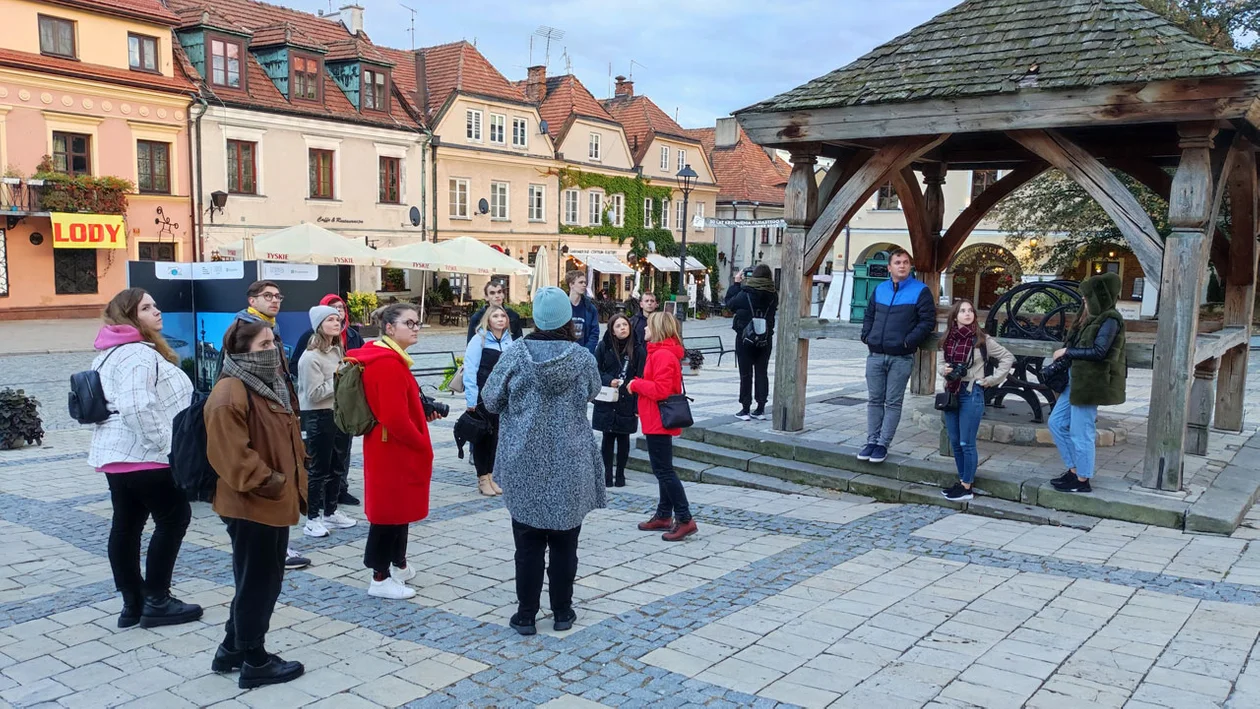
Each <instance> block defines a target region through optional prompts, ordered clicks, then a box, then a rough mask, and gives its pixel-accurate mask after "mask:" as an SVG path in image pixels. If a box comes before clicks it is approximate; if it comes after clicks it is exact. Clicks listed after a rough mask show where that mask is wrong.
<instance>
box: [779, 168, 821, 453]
mask: <svg viewBox="0 0 1260 709" xmlns="http://www.w3.org/2000/svg"><path fill="white" fill-rule="evenodd" d="M817 161H818V158H817V153H815V152H809V151H801V152H793V153H792V174H791V175H789V176H788V183H787V189H786V190H785V192H784V195H783V202H784V203H783V218H784V220H786V221H787V225H788V226H787V229H786V230H785V231H784V234H783V260H782V264H783V265H782V271H781V272H780V275H779V277H780V279H781V281H780V282H781V283H782V284H783V288H782V289H780V291H779V311H778V316H777V319H776V323H775V327H776V331H777V332H776V340H777V342H776V343H775V345H776V346H775V353H774V401H773V405H772V407H771V410H772V411H771V416H772V426H773V427H774V430H776V431H799V430H801V429H802V428H804V427H805V384H806V376H807V375H808V373H809V340H802V339H801V338H800V333H801V316H802V315H807V314H808V312H807V309H808V308H809V293H810V290H811V289H810V285H812V284H811V283H810V281H811V280H812V278H811V276H812V274H813V269H811V268H806V267H805V236H806V233H807V232H808V231H809V228H810V225H811V224H813V223H814V219H815V217H816V215H817V213H818V182H817V180H816V178H815V176H814V165H815V164H816V163H817Z"/></svg>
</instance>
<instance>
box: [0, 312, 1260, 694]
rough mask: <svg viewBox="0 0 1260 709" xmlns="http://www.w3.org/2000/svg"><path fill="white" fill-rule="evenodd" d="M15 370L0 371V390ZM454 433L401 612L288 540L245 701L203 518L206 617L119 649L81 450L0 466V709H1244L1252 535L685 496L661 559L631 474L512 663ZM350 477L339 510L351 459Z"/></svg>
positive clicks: (441, 426) (223, 553)
mask: <svg viewBox="0 0 1260 709" xmlns="http://www.w3.org/2000/svg"><path fill="white" fill-rule="evenodd" d="M706 325H707V324H706ZM709 326H710V327H713V326H712V325H709ZM697 329H698V328H697ZM693 331H694V330H693ZM454 339H456V340H458V339H461V338H459V336H458V335H455V336H454ZM826 347H830V348H831V349H830V350H828V349H825V348H817V349H816V351H815V352H814V354H815V356H817V357H818V360H817V362H818V365H817V366H818V371H817V374H816V375H815V373H814V371H811V391H815V389H817V390H818V391H819V392H820V393H821V392H823V391H828V390H837V391H838V390H843V389H845V388H846V387H851V386H852V384H853V382H856V381H859V379H858V377H859V376H860V373H857V372H853V371H851V368H850V367H849V366H848V364H847V362H849V361H852V360H853V359H854V358H855V357H856V356H860V353H858V354H857V355H855V354H854V353H853V352H852V351H850V350H851V349H852V348H851V345H849V344H848V343H836V344H832V345H827V346H826ZM846 347H848V348H849V349H845V348H846ZM444 349H446V348H444ZM59 356H60V355H46V357H59ZM724 359H725V361H724V362H723V364H722V366H721V367H716V366H714V365H715V364H716V363H712V364H711V365H706V371H705V372H704V374H702V375H701V376H700V377H697V378H693V379H689V380H688V386H689V391H692V392H693V394H694V395H695V396H696V397H697V402H696V406H695V408H696V410H697V412H699V414H700V415H701V416H704V415H722V414H730V413H733V411H731V410H730V409H731V399H732V398H733V397H732V394H733V387H734V368H733V363H732V362H731V361H730V360H731V358H729V357H727V358H724ZM12 361H14V359H13V358H4V359H0V369H3V370H4V373H3V377H4V378H6V379H11V378H12V377H14V375H13V374H11V369H10V368H9V367H7V366H4V365H6V364H8V363H10V362H12ZM42 361H47V360H36V359H32V360H30V361H29V362H28V366H29V368H30V370H33V371H35V372H38V373H40V374H43V375H44V376H46V378H47V379H48V380H49V382H50V384H49V386H50V387H52V386H53V385H54V384H55V382H56V381H61V380H62V379H64V377H65V376H66V374H67V373H68V371H71V370H70V369H69V368H70V367H72V366H76V365H73V364H69V363H63V362H61V361H60V360H59V361H58V363H57V364H55V365H53V364H41V362H42ZM58 368H60V369H62V370H63V371H59V372H56V373H55V376H54V374H53V372H54V371H55V370H56V369H58ZM30 370H28V371H30ZM22 376H25V375H22ZM55 394H56V396H55V398H53V399H52V401H53V402H56V403H53V404H51V405H50V406H49V407H48V408H49V409H53V408H60V404H59V402H60V400H61V398H62V397H64V389H63V390H61V391H60V392H55ZM450 427H451V424H450V422H449V421H444V422H439V423H438V424H435V425H434V426H433V429H434V440H435V442H436V443H437V446H438V449H437V462H436V465H435V468H436V469H435V472H434V485H433V493H432V497H433V499H432V508H433V511H432V513H431V515H430V517H429V519H427V520H425V521H424V522H422V523H419V524H416V525H412V531H411V547H410V561H411V563H412V564H414V565H415V567H416V568H417V570H418V571H419V572H420V574H419V576H418V577H417V579H416V582H417V589H418V591H419V593H418V595H417V596H416V597H415V598H414V599H411V600H410V601H384V600H380V599H374V598H370V597H369V596H367V593H366V589H367V583H368V578H369V577H368V572H366V571H365V570H364V569H363V568H362V563H361V557H362V549H363V543H364V539H365V537H366V532H367V529H366V525H365V524H361V525H360V526H357V527H354V528H352V529H349V530H337V531H334V533H333V534H332V535H331V536H330V537H328V538H325V539H318V540H316V539H309V538H305V537H301V536H295V537H294V546H295V547H297V548H299V549H300V550H302V551H303V552H304V553H306V554H308V555H309V556H310V557H311V558H312V559H313V560H314V562H315V563H314V565H313V566H312V567H310V568H309V569H307V570H304V571H299V572H291V573H289V574H288V575H287V576H286V579H285V584H284V588H283V591H282V593H281V597H280V606H279V607H278V609H277V613H276V616H275V618H274V620H273V623H272V630H271V633H270V634H269V636H268V645H269V648H270V649H271V650H272V651H275V652H279V653H281V654H283V655H284V656H285V657H286V658H289V659H296V660H301V661H302V662H304V663H305V664H306V667H307V674H306V675H305V676H304V677H302V678H300V679H299V680H297V681H295V682H293V683H290V684H287V685H280V686H275V687H268V688H263V689H257V690H251V691H246V692H242V691H240V690H238V689H237V687H236V683H235V681H234V679H235V678H234V677H233V676H219V675H215V674H212V673H211V672H210V671H209V665H210V658H211V656H212V655H213V651H214V648H215V646H216V644H217V643H218V641H219V640H220V639H221V633H222V630H221V626H222V623H223V622H224V620H225V619H226V616H227V603H228V602H229V600H230V598H231V595H232V586H231V584H232V580H231V567H230V559H229V555H228V550H229V544H228V538H227V535H226V534H225V532H224V529H223V525H222V523H221V522H220V521H219V520H218V519H217V518H216V517H215V516H214V515H213V514H212V513H211V512H210V510H209V509H208V508H207V506H205V505H200V504H199V505H195V506H194V520H193V523H192V526H191V527H190V529H189V532H188V536H187V538H186V539H185V544H184V548H183V551H182V552H181V554H180V558H179V563H178V565H177V567H176V574H175V576H176V578H175V581H176V593H177V594H178V595H180V596H181V597H182V598H184V599H185V600H188V601H192V602H196V603H201V604H202V605H204V606H205V607H206V615H205V618H204V619H203V620H202V621H200V622H198V623H192V624H188V625H183V626H176V627H171V628H157V629H152V630H147V629H141V628H131V629H128V630H118V629H117V628H115V627H114V625H115V620H116V614H117V612H118V610H119V608H120V601H119V600H118V598H117V597H116V592H115V591H114V589H113V582H112V579H111V576H110V572H109V567H108V563H107V561H106V558H105V544H106V539H107V536H108V526H109V523H108V519H109V502H108V494H107V491H106V486H105V481H104V480H103V479H102V476H101V475H99V474H96V473H94V472H92V471H91V470H90V469H89V468H88V466H87V464H86V461H85V456H86V448H87V444H88V441H89V434H88V432H87V431H84V430H81V429H78V428H77V427H76V428H74V429H66V430H58V431H54V432H53V433H51V434H50V435H49V437H48V439H47V440H46V442H45V445H44V446H42V447H32V448H26V449H21V450H17V451H9V452H4V453H0V532H3V533H4V535H5V544H4V545H3V546H0V705H12V706H39V705H43V706H62V707H107V706H134V707H158V708H161V709H167V708H178V707H188V706H216V707H223V708H225V709H229V708H230V709H240V708H242V707H253V708H255V709H257V708H261V707H299V706H319V707H337V708H341V707H349V708H351V709H354V708H355V707H371V706H414V707H455V706H471V707H489V706H547V707H598V706H652V707H674V706H709V707H737V706H739V707H743V706H756V707H771V706H806V707H823V706H836V707H879V708H880V709H884V708H885V707H888V708H897V707H923V706H928V707H934V708H938V709H943V708H946V707H951V708H956V707H972V706H976V707H1020V706H1027V707H1036V708H1041V709H1048V708H1050V707H1065V708H1067V707H1070V708H1073V709H1075V708H1077V707H1125V708H1127V709H1152V708H1154V707H1169V708H1175V709H1183V708H1187V707H1230V708H1231V709H1244V708H1252V707H1257V706H1260V649H1258V647H1260V646H1257V637H1258V636H1260V607H1258V606H1260V546H1256V544H1258V543H1260V542H1253V541H1251V540H1252V539H1254V538H1256V537H1257V536H1260V530H1258V529H1257V527H1260V515H1256V514H1255V513H1254V512H1253V514H1252V516H1251V517H1249V521H1248V525H1247V526H1245V527H1244V528H1243V529H1241V530H1240V531H1239V532H1238V533H1236V534H1235V536H1234V537H1233V538H1221V537H1208V536H1195V535H1186V534H1183V533H1179V532H1176V531H1172V530H1166V529H1161V528H1149V527H1144V526H1140V525H1133V524H1127V523H1119V522H1108V521H1103V522H1099V523H1098V524H1097V525H1095V526H1094V527H1093V528H1092V529H1091V530H1089V531H1082V530H1075V529H1066V528H1056V527H1042V526H1033V525H1027V524H1022V523H1016V522H1008V521H1002V520H994V519H989V518H981V517H972V516H967V515H960V514H956V513H953V512H952V511H950V510H947V509H944V508H936V507H920V506H914V505H887V504H881V503H875V502H872V501H870V500H867V499H864V498H859V497H854V496H850V495H840V494H835V493H827V492H823V491H815V492H814V493H812V494H808V495H781V494H777V493H770V492H760V491H753V490H745V489H739V488H728V487H719V486H712V485H701V484H694V485H692V484H689V485H688V491H689V494H690V496H691V497H692V501H693V508H694V509H695V511H696V515H697V519H698V521H699V523H700V525H701V531H700V534H698V535H696V536H695V537H693V538H691V539H689V540H688V541H686V542H684V543H681V544H669V543H667V542H663V541H661V540H660V538H659V536H658V535H653V534H645V533H641V532H638V531H637V530H636V529H635V528H634V523H635V522H637V521H639V520H641V519H642V518H643V517H644V516H645V515H646V514H648V513H649V511H650V510H652V509H653V508H654V505H655V493H656V486H655V484H654V483H653V482H651V481H650V479H649V478H648V477H647V476H642V475H638V474H634V473H631V475H630V484H629V485H628V486H627V487H626V488H623V489H620V490H614V491H612V492H611V494H610V507H609V509H607V510H600V511H596V512H594V513H592V514H591V515H590V516H589V517H588V518H587V523H586V524H585V525H584V529H583V534H582V542H581V547H580V556H581V560H580V563H579V581H578V586H577V590H576V594H575V595H576V605H577V611H578V614H579V617H578V623H577V625H576V626H575V628H574V629H573V630H572V631H569V632H565V633H555V632H554V631H552V629H551V622H550V619H549V618H546V617H545V616H544V617H543V618H540V624H539V630H540V634H539V635H538V636H535V637H533V638H521V637H520V636H518V635H516V634H515V633H514V632H512V631H511V630H510V629H509V628H508V626H507V621H508V618H509V616H510V615H511V612H512V610H513V609H514V601H513V599H514V585H513V565H512V542H511V533H510V525H509V518H508V515H507V513H506V511H505V510H504V509H503V506H502V502H501V500H499V499H491V498H484V497H481V496H479V495H478V494H477V492H476V489H475V485H474V477H473V473H472V469H471V467H470V466H469V465H468V464H467V461H464V460H459V459H458V458H457V457H456V454H455V448H454V444H453V441H452V439H451V435H450ZM353 467H354V470H353V471H352V488H353V489H354V490H356V491H361V489H362V469H361V461H360V460H358V459H357V456H356V461H355V465H354V466H353ZM349 511H350V512H351V513H352V514H354V515H356V516H358V515H359V514H360V510H357V509H354V508H351V509H350V510H349ZM295 532H296V530H295ZM299 534H300V533H299ZM544 613H546V611H544Z"/></svg>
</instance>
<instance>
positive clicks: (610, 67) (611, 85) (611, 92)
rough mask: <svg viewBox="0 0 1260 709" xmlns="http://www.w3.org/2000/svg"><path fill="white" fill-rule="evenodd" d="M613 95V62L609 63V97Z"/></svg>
mask: <svg viewBox="0 0 1260 709" xmlns="http://www.w3.org/2000/svg"><path fill="white" fill-rule="evenodd" d="M612 95H613V80H612V62H608V96H609V97H610V98H611V97H612Z"/></svg>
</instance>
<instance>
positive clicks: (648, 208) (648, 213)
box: [643, 197, 652, 229]
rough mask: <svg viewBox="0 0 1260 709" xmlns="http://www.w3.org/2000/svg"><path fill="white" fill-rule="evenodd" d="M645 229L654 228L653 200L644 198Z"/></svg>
mask: <svg viewBox="0 0 1260 709" xmlns="http://www.w3.org/2000/svg"><path fill="white" fill-rule="evenodd" d="M643 228H644V229H651V228H652V198H651V197H644V198H643Z"/></svg>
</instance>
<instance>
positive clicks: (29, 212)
mask: <svg viewBox="0 0 1260 709" xmlns="http://www.w3.org/2000/svg"><path fill="white" fill-rule="evenodd" d="M45 189H46V185H45V183H44V181H43V180H35V179H30V180H25V179H21V178H17V177H4V178H0V213H3V214H5V215H7V216H9V217H10V221H11V222H12V221H14V218H15V217H27V216H35V215H38V216H45V215H47V214H48V210H46V209H44V207H43V201H44V200H43V197H44V190H45ZM10 228H12V225H10Z"/></svg>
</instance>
